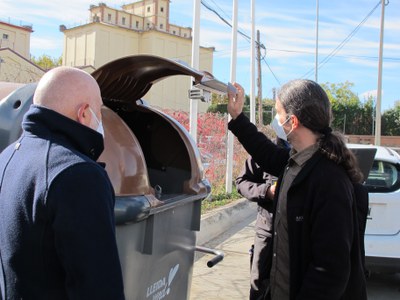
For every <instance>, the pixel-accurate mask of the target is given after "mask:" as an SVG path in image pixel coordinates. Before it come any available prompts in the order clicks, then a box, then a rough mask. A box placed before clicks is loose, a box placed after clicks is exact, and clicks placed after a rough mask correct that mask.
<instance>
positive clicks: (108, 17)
mask: <svg viewBox="0 0 400 300" xmlns="http://www.w3.org/2000/svg"><path fill="white" fill-rule="evenodd" d="M107 20H108V22H111V14H108V16H107Z"/></svg>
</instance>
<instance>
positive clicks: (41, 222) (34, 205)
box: [0, 105, 124, 300]
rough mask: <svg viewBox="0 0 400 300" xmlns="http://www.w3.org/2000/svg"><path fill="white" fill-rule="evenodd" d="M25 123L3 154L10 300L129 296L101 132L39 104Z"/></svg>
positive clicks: (2, 233)
mask: <svg viewBox="0 0 400 300" xmlns="http://www.w3.org/2000/svg"><path fill="white" fill-rule="evenodd" d="M22 126H23V130H24V131H23V134H22V137H21V138H20V139H19V140H18V141H17V142H16V143H14V144H12V145H10V146H9V147H8V148H6V149H5V150H4V151H3V152H2V153H1V154H0V251H1V261H2V269H3V273H4V275H5V276H4V278H3V279H4V280H3V281H2V280H1V276H0V285H5V288H4V286H3V291H2V292H3V297H4V294H5V298H6V299H12V300H14V299H18V300H19V299H41V300H45V299H57V300H62V299H113V300H114V299H124V295H123V284H122V272H121V266H120V261H119V257H118V250H117V245H116V238H115V222H114V202H115V196H114V190H113V188H112V185H111V182H110V180H109V178H108V176H107V173H106V172H105V170H104V168H103V167H102V166H100V165H99V164H98V163H96V162H95V161H96V159H97V158H98V157H99V156H100V154H101V152H102V151H103V148H104V145H103V139H102V137H101V135H100V134H99V133H97V132H96V131H94V130H92V129H90V128H88V127H86V126H84V125H82V124H79V123H78V122H75V121H73V120H71V119H69V118H66V117H65V116H63V115H61V114H58V113H56V112H54V111H52V110H49V109H46V108H44V107H39V106H35V105H32V106H31V108H30V110H29V111H28V112H27V114H26V115H25V117H24V121H23V124H22ZM0 273H1V270H0ZM0 275H1V274H0Z"/></svg>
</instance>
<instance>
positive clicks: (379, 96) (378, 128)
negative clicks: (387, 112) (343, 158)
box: [375, 0, 389, 146]
mask: <svg viewBox="0 0 400 300" xmlns="http://www.w3.org/2000/svg"><path fill="white" fill-rule="evenodd" d="M381 3H382V12H381V34H380V39H379V63H378V91H377V95H376V111H375V113H376V117H375V145H377V146H379V145H380V144H381V101H382V55H383V31H384V30H383V28H384V23H385V5H386V4H385V3H386V0H382V1H381ZM388 3H389V2H388Z"/></svg>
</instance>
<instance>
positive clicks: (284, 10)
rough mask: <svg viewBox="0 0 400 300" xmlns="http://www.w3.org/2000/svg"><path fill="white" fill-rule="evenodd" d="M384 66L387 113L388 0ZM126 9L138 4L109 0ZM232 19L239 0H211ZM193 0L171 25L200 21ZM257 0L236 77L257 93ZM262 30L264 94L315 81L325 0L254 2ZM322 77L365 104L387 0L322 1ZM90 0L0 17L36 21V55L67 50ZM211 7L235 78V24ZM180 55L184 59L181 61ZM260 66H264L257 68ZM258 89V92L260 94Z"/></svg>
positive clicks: (395, 52)
mask: <svg viewBox="0 0 400 300" xmlns="http://www.w3.org/2000/svg"><path fill="white" fill-rule="evenodd" d="M385 1H386V3H387V5H386V6H385V18H384V44H383V68H382V110H383V111H384V110H387V109H390V108H393V107H394V105H395V102H396V101H397V100H400V89H399V88H400V76H399V74H398V73H399V70H400V1H399V0H389V1H388V0H385ZM100 2H105V3H106V4H107V5H108V6H110V7H114V8H118V9H119V8H120V7H121V5H123V4H128V3H130V2H134V1H129V0H128V1H119V0H108V1H107V0H106V1H100ZM203 2H204V3H205V4H206V5H207V6H208V7H210V8H211V9H213V10H214V11H215V12H217V13H218V14H219V15H220V16H221V17H222V18H223V19H225V21H227V22H228V23H230V24H232V7H233V0H203ZM193 3H194V1H192V0H171V3H170V11H171V14H170V23H172V24H176V25H180V26H184V27H192V26H193ZM250 3H251V1H250V0H238V10H239V13H238V29H239V30H240V32H242V33H243V35H240V34H239V35H238V39H237V67H236V81H237V82H239V83H240V84H241V85H242V86H243V87H244V88H245V90H246V93H247V94H248V93H250V70H251V68H250V63H251V58H250V57H251V55H250V53H251V50H250V36H251V5H250ZM254 3H255V29H256V30H259V31H260V42H261V44H262V45H263V46H264V48H265V50H263V49H262V51H261V54H262V56H263V60H262V62H261V68H262V95H263V98H265V97H269V98H272V91H273V89H275V88H279V87H280V86H281V85H282V84H284V83H285V82H287V81H289V80H292V79H297V78H308V79H312V80H315V79H316V78H315V61H316V55H315V52H316V48H317V47H316V24H317V22H316V19H317V9H316V4H317V0H301V1H299V0H280V1H276V0H274V1H272V0H254ZM318 3H319V10H318V20H319V21H318V62H319V67H318V82H319V83H335V84H340V83H344V82H346V81H348V82H351V83H353V84H354V86H353V87H352V91H353V92H355V93H356V94H357V95H358V96H359V98H360V100H361V101H365V99H366V98H367V97H368V96H369V95H372V96H374V97H376V90H377V87H378V56H379V41H380V24H381V5H380V1H379V0H334V1H332V0H319V1H318ZM91 4H96V5H97V4H98V2H94V1H90V0H68V1H61V0H51V1H49V0H35V1H32V0H0V20H2V21H6V22H9V21H11V22H12V23H14V24H17V25H20V24H22V25H25V24H30V25H32V26H33V30H34V32H33V33H32V35H31V55H33V56H35V57H39V56H41V55H43V54H46V55H49V56H51V57H54V58H58V57H60V56H61V55H62V49H63V34H62V33H61V32H60V31H59V25H61V24H63V25H65V26H66V27H67V28H71V27H74V26H77V25H82V24H85V23H87V22H88V18H89V6H90V5H91ZM215 12H212V11H210V10H209V9H207V8H206V7H205V6H204V5H201V8H200V17H201V22H200V45H201V46H205V47H214V48H215V52H214V64H213V75H214V76H215V77H216V78H217V79H219V80H220V81H223V82H228V81H230V70H231V66H230V63H231V56H232V55H231V49H232V32H231V28H230V27H229V26H228V25H227V24H226V23H225V22H224V21H223V20H221V18H219V17H218V16H217V14H216V13H215ZM178 59H179V58H178ZM256 70H257V69H256ZM255 93H257V90H256V91H255Z"/></svg>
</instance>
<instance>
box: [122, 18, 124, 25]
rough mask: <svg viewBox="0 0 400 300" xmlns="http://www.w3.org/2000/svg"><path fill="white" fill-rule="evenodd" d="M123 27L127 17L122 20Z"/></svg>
mask: <svg viewBox="0 0 400 300" xmlns="http://www.w3.org/2000/svg"><path fill="white" fill-rule="evenodd" d="M122 25H125V17H123V18H122Z"/></svg>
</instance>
